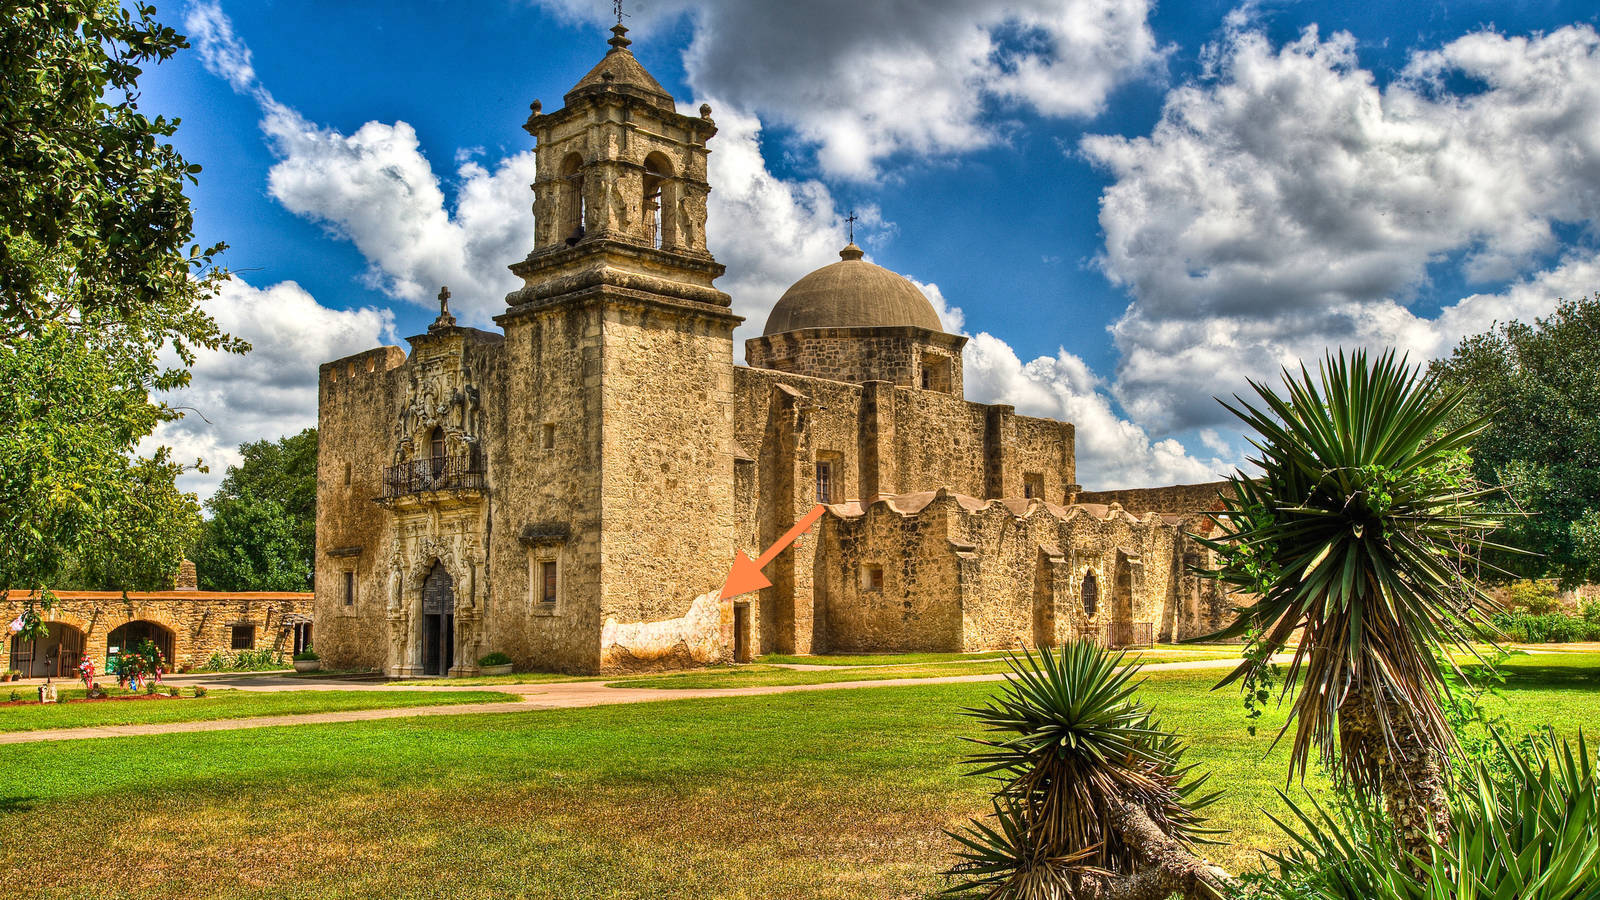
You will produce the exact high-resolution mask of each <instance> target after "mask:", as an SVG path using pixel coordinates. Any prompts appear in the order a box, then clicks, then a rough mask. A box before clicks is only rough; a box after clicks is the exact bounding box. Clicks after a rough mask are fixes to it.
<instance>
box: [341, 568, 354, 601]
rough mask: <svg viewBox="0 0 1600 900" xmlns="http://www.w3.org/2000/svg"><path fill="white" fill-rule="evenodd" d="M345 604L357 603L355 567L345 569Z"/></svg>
mask: <svg viewBox="0 0 1600 900" xmlns="http://www.w3.org/2000/svg"><path fill="white" fill-rule="evenodd" d="M343 597H344V605H345V606H355V605H356V572H355V570H354V569H345V570H344V595H343Z"/></svg>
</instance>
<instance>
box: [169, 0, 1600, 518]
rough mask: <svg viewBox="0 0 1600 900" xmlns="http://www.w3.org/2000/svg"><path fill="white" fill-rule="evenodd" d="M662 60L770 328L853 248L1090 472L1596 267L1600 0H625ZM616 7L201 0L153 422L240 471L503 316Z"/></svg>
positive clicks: (1168, 455) (188, 70)
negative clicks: (243, 461) (436, 329)
mask: <svg viewBox="0 0 1600 900" xmlns="http://www.w3.org/2000/svg"><path fill="white" fill-rule="evenodd" d="M629 7H630V13H631V15H630V18H629V20H628V24H629V26H630V27H631V28H632V29H633V31H632V34H631V35H630V36H631V37H633V38H634V39H635V43H634V45H633V50H634V52H635V53H636V55H637V56H638V57H639V58H640V60H641V61H642V62H643V63H644V64H645V66H646V67H647V68H648V69H650V71H651V72H652V73H653V74H655V75H656V77H657V78H658V79H659V80H660V81H661V82H662V83H663V85H665V86H666V87H667V89H668V90H669V91H671V92H672V93H673V94H674V96H675V97H676V98H677V99H678V101H679V103H680V104H682V105H683V106H684V107H685V108H692V107H694V106H698V105H699V103H700V102H701V101H706V102H710V103H711V104H712V105H713V107H714V113H713V114H714V116H715V117H716V119H717V121H718V123H719V125H720V126H721V128H722V134H720V135H719V136H718V137H717V138H716V139H714V140H713V142H712V144H711V146H712V149H713V151H714V153H713V158H712V164H713V168H712V172H711V178H712V182H713V191H714V193H713V198H712V199H713V203H712V206H711V210H710V212H711V221H710V222H709V223H708V233H709V237H710V239H711V242H712V247H711V249H712V251H713V252H714V253H715V254H717V256H718V258H719V259H721V261H722V262H724V263H725V264H727V265H728V267H729V272H728V275H727V276H725V278H724V279H723V280H722V282H720V284H721V286H722V287H723V288H724V290H727V291H729V292H730V293H731V294H733V296H734V299H735V307H736V309H737V310H738V311H740V312H741V313H742V314H744V315H746V316H747V317H748V318H749V322H748V323H747V325H746V327H745V329H744V330H743V331H741V332H740V333H739V335H738V337H739V338H741V339H742V338H743V337H745V336H748V334H749V333H753V332H759V329H760V325H761V322H762V320H763V319H764V317H765V312H766V310H767V309H768V308H770V306H771V304H772V303H773V302H774V301H775V300H776V299H777V296H778V295H779V294H781V292H782V289H783V288H784V287H785V286H787V284H789V283H792V282H793V281H794V280H795V279H797V278H798V277H799V276H800V275H802V274H804V273H805V272H807V271H809V270H811V269H813V268H816V267H818V266H821V265H824V264H826V263H828V262H830V261H832V260H833V259H834V258H836V257H835V256H834V254H835V253H836V252H837V250H838V248H839V246H840V245H841V244H842V243H843V227H844V226H843V222H842V218H843V216H844V215H845V214H846V213H847V212H848V211H849V210H850V209H855V210H857V211H858V212H860V213H862V214H863V215H864V216H865V218H866V224H865V225H864V226H863V227H861V228H860V229H859V230H858V241H859V242H860V243H862V244H863V246H864V247H865V248H866V249H867V251H868V253H869V254H870V258H871V259H873V261H875V262H877V263H879V264H881V265H884V266H887V267H889V268H891V269H894V270H895V271H898V272H902V273H904V274H906V275H908V276H910V277H912V278H913V279H915V280H916V281H917V282H918V283H919V284H921V285H923V286H924V289H925V290H927V291H928V292H929V293H930V295H931V296H932V297H933V298H934V299H935V302H936V305H937V306H938V307H939V308H940V309H941V312H942V313H943V314H944V317H945V322H946V327H947V328H949V329H950V330H959V331H961V332H963V333H966V334H969V335H971V336H972V338H973V340H972V342H971V343H970V344H969V351H968V363H967V372H968V376H967V378H968V390H967V393H968V396H969V398H972V399H979V400H985V401H990V402H1007V403H1013V404H1015V405H1016V406H1017V407H1018V409H1019V411H1021V412H1025V413H1031V414H1036V415H1049V416H1054V417H1057V418H1065V419H1070V420H1072V421H1075V422H1077V423H1078V426H1079V427H1078V434H1079V443H1080V448H1079V453H1080V480H1081V481H1083V482H1084V483H1085V484H1086V485H1089V486H1091V487H1112V486H1129V485H1140V484H1157V483H1171V482H1174V481H1196V480H1202V479H1205V478H1209V477H1211V476H1213V475H1214V474H1215V473H1217V472H1220V471H1223V470H1225V469H1226V468H1228V467H1229V466H1231V465H1233V464H1235V463H1237V462H1238V461H1239V457H1240V454H1241V452H1242V450H1243V446H1242V443H1241V441H1240V440H1239V436H1238V434H1237V432H1236V430H1235V429H1233V427H1232V426H1231V425H1230V424H1229V422H1228V419H1227V417H1226V414H1225V413H1223V412H1222V411H1221V410H1220V408H1219V407H1217V405H1216V404H1215V402H1214V401H1212V400H1211V399H1210V398H1211V397H1212V396H1214V395H1217V394H1225V393H1229V392H1232V391H1235V390H1240V389H1242V386H1243V379H1244V378H1246V377H1250V376H1256V377H1270V376H1271V375H1272V374H1273V373H1274V372H1275V370H1276V368H1277V367H1278V366H1279V365H1282V364H1284V363H1286V362H1290V361H1292V360H1294V359H1299V358H1303V357H1307V356H1315V355H1317V354H1319V353H1321V352H1322V351H1323V350H1324V349H1326V348H1328V347H1330V346H1357V345H1362V346H1398V347H1400V348H1401V349H1404V350H1406V351H1408V352H1411V353H1412V354H1413V355H1414V356H1417V357H1419V358H1426V357H1429V356H1433V355H1438V354H1441V353H1447V352H1448V350H1449V348H1450V347H1451V346H1452V345H1453V344H1454V343H1455V342H1456V340H1458V339H1459V338H1460V336H1461V335H1463V334H1469V333H1473V332H1475V331H1480V330H1483V328H1486V327H1488V325H1489V324H1490V323H1492V322H1494V321H1496V320H1501V321H1503V320H1505V319H1507V318H1522V319H1527V318H1530V317H1532V316H1536V315H1541V314H1543V313H1545V312H1547V311H1548V310H1549V309H1550V308H1551V306H1553V303H1554V300H1555V298H1556V297H1557V296H1562V295H1565V296H1574V295H1577V294H1582V293H1588V292H1591V291H1593V290H1596V289H1597V288H1600V279H1597V278H1596V276H1597V275H1600V250H1597V244H1596V240H1595V234H1594V228H1593V223H1594V220H1595V216H1596V215H1597V214H1600V212H1597V211H1600V38H1597V36H1596V33H1595V30H1594V29H1595V18H1596V12H1595V11H1594V9H1593V7H1592V6H1591V5H1589V4H1578V3H1570V4H1563V3H1528V4H1505V3H1451V4H1428V3H1417V4H1394V5H1385V6H1383V7H1368V6H1363V5H1359V4H1348V3H1297V4H1273V3H1261V4H1246V5H1239V4H1226V3H1225V4H1211V3H1201V4H1182V5H1180V4H1175V3H1169V4H1164V5H1156V4H1151V3H1148V2H1145V0H1013V2H1006V3H974V2H937V0H930V2H923V3H916V4H911V3H870V2H869V3H862V2H860V0H855V2H844V0H818V2H814V3H809V4H793V3H789V4H776V3H772V4H768V3H763V2H751V0H704V2H687V0H656V2H652V3H648V4H646V3H635V4H629ZM609 11H610V3H608V2H591V0H540V2H523V3H512V2H484V3H448V4H447V3H441V2H426V3H396V2H389V3H372V2H350V3H340V4H320V3H317V4H314V3H309V2H286V0H275V2H270V3H244V2H235V3H229V2H222V3H221V4H218V3H214V2H207V3H190V4H188V5H186V6H181V7H174V8H170V9H163V10H162V13H163V15H164V16H165V17H166V18H168V19H170V20H173V21H174V22H175V23H179V22H181V23H182V27H181V30H185V31H186V33H189V34H190V35H191V36H192V38H193V40H194V43H195V45H196V49H195V50H194V51H192V52H189V53H185V54H182V55H180V56H179V57H178V58H177V59H174V60H173V61H171V62H168V63H165V64H163V65H161V66H159V67H155V68H153V69H151V70H150V71H149V72H148V73H147V74H146V76H145V77H144V78H143V79H142V87H143V88H144V99H143V104H142V105H143V106H144V108H145V109H146V110H147V111H151V112H161V113H164V114H168V115H177V116H181V117H182V119H183V125H182V127H181V128H180V129H179V132H178V137H177V143H178V145H179V147H180V149H181V150H182V151H183V152H184V153H185V154H186V155H187V156H188V157H189V159H190V160H191V161H193V162H198V163H200V164H201V165H202V166H204V172H203V174H202V175H201V180H200V185H199V186H198V187H197V188H195V189H194V190H192V191H191V196H192V197H193V199H194V204H195V210H196V215H197V227H198V231H199V234H200V237H201V239H202V240H225V241H227V242H228V243H229V244H230V245H231V249H230V250H229V252H228V253H227V254H226V257H225V259H226V262H227V264H228V265H229V266H230V267H231V268H232V269H233V270H234V271H235V272H236V273H238V275H239V279H238V281H237V282H236V283H235V284H234V285H233V286H232V287H230V289H229V290H228V292H226V293H225V294H224V296H223V297H221V298H219V300H218V301H217V307H216V312H217V315H218V317H219V318H220V319H222V321H223V322H224V324H225V325H226V326H228V327H230V328H232V329H234V330H235V331H236V332H238V333H240V334H242V335H243V336H245V337H247V338H249V339H251V340H252V341H253V342H254V343H255V344H256V346H257V348H258V349H257V352H256V353H255V354H253V355H252V356H251V357H249V358H246V359H244V360H236V359H224V358H207V359H205V360H202V362H201V364H200V366H199V367H198V368H197V370H196V381H195V387H194V388H193V389H192V390H191V391H190V392H188V394H187V395H186V396H185V398H184V400H183V402H184V403H185V404H186V405H191V406H196V407H198V408H199V409H201V410H203V411H204V412H205V419H208V420H210V421H205V420H202V419H200V418H198V417H195V416H191V417H189V418H188V419H186V420H185V421H184V422H182V423H179V424H177V425H175V426H169V427H168V428H167V429H166V430H165V431H164V432H163V433H162V434H161V435H160V437H161V438H162V439H163V440H165V441H167V442H169V443H173V444H174V445H176V446H177V447H178V449H179V450H180V451H181V452H183V453H185V454H186V455H190V456H203V457H204V458H205V459H206V461H207V462H208V463H210V464H212V466H213V470H212V472H211V473H210V474H209V475H197V476H191V478H190V486H191V487H194V488H195V489H198V490H201V491H202V492H205V491H208V490H209V489H210V486H211V485H212V484H213V483H214V482H215V480H216V478H217V477H218V476H219V475H220V471H221V467H222V466H223V465H225V464H226V463H228V462H229V461H231V459H232V458H233V457H232V455H231V449H232V447H233V446H234V445H235V444H237V443H238V442H239V441H241V440H248V439H254V438H258V437H275V436H277V435H279V434H282V433H284V432H287V431H293V430H296V429H298V428H300V427H303V426H305V425H309V424H313V423H314V419H315V389H314V385H315V367H316V365H317V363H319V362H321V361H323V360H325V359H327V358H331V357H335V356H338V355H343V354H344V353H349V352H355V351H357V350H360V349H364V348H365V347H366V346H370V345H372V344H375V343H378V342H380V341H381V342H393V341H395V340H396V339H397V338H398V337H402V336H404V335H407V334H414V333H417V332H418V331H420V330H422V329H423V328H424V327H425V326H426V323H427V322H428V321H430V320H431V318H432V315H433V313H432V311H431V297H432V295H433V293H434V292H435V291H436V290H437V285H438V283H440V282H443V281H448V282H449V283H450V285H451V289H452V291H453V292H454V293H455V297H456V300H455V302H454V305H455V306H456V307H457V312H458V315H462V316H464V317H465V318H467V319H468V320H469V321H470V322H471V323H472V324H476V325H479V326H487V325H488V317H489V316H492V315H493V314H494V313H495V312H497V311H498V309H499V308H500V306H501V297H502V296H503V294H504V292H505V291H506V290H508V289H509V288H510V287H512V286H514V285H515V283H516V282H515V279H512V278H511V277H510V276H509V275H508V274H506V272H505V269H504V267H505V265H507V264H509V263H510V262H513V261H514V260H516V259H518V258H520V257H521V256H522V255H523V254H524V253H525V252H526V251H527V249H528V246H529V243H528V236H529V235H531V226H532V213H531V211H530V209H529V206H530V204H531V194H530V192H528V190H527V183H528V181H530V180H531V171H532V170H531V161H530V158H529V153H528V151H529V150H530V149H531V139H530V138H529V137H528V136H527V135H526V134H525V133H524V132H523V131H522V130H521V127H520V126H521V123H522V121H523V119H524V118H525V117H526V115H527V107H528V104H529V102H531V101H532V100H533V99H535V98H539V99H542V100H543V102H544V104H545V108H546V109H551V108H554V107H555V106H557V105H559V103H560V97H561V95H562V94H563V93H564V92H565V91H566V90H568V89H569V88H570V87H571V85H572V84H573V83H574V82H576V81H577V79H578V78H579V77H581V76H582V74H583V73H584V72H585V71H587V70H588V68H589V67H590V66H592V65H593V64H594V62H596V61H597V60H598V59H599V57H600V56H601V55H602V53H603V51H604V50H605V49H606V45H605V38H606V37H607V36H608V35H607V34H606V32H605V26H607V25H609V24H610V20H609V15H610V12H609Z"/></svg>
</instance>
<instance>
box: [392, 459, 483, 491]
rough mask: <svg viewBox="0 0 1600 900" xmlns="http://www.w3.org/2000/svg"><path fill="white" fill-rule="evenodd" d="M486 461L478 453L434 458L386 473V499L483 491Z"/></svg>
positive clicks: (410, 463)
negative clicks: (484, 463) (436, 492)
mask: <svg viewBox="0 0 1600 900" xmlns="http://www.w3.org/2000/svg"><path fill="white" fill-rule="evenodd" d="M483 487H484V482H483V461H482V459H480V458H479V456H478V454H476V453H471V454H461V455H459V456H430V457H425V458H423V459H414V460H412V461H411V462H408V463H402V464H401V465H398V466H389V467H388V468H386V469H384V470H383V499H385V500H390V499H393V498H396V497H405V496H409V495H411V494H422V493H427V492H429V491H481V490H483Z"/></svg>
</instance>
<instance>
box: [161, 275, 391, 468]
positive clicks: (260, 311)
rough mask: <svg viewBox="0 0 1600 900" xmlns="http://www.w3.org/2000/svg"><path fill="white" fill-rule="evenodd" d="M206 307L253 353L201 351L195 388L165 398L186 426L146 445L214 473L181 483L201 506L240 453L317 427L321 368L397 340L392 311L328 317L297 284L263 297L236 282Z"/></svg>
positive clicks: (266, 291) (170, 425)
mask: <svg viewBox="0 0 1600 900" xmlns="http://www.w3.org/2000/svg"><path fill="white" fill-rule="evenodd" d="M206 306H207V311H208V312H210V313H211V315H212V317H214V318H215V319H216V320H217V322H218V324H220V325H221V326H222V328H223V330H224V331H227V332H228V333H229V334H232V335H234V336H235V337H241V338H244V339H245V340H247V341H249V342H250V344H251V346H252V347H253V349H252V350H251V352H250V353H248V354H246V355H244V356H237V355H234V354H229V353H220V352H216V351H207V350H201V351H199V352H198V356H197V359H196V360H195V364H194V366H193V367H192V369H191V371H192V372H193V376H194V377H193V379H192V381H191V382H190V386H189V387H187V388H185V389H183V390H179V391H173V392H171V393H168V394H166V395H164V396H163V397H162V398H161V399H163V400H165V401H166V402H167V403H169V404H171V405H172V406H174V407H178V408H180V409H182V410H183V412H184V417H183V418H182V419H179V420H177V421H175V422H167V423H164V424H162V425H161V426H160V427H159V428H157V429H156V432H155V434H153V435H152V436H151V437H150V438H149V441H150V442H151V443H155V444H165V445H167V446H169V447H172V448H173V450H174V451H175V453H176V457H177V459H178V460H180V461H183V462H193V461H194V460H195V459H200V460H203V461H204V462H205V464H206V466H207V467H208V468H209V469H210V471H209V472H204V473H202V472H191V473H188V474H185V475H184V476H183V478H182V479H181V480H180V484H181V485H182V486H183V488H184V489H185V490H192V491H198V492H199V493H200V495H201V496H202V497H204V496H207V495H209V494H210V493H211V492H212V490H214V489H215V488H216V485H217V482H218V481H220V480H222V475H223V473H224V470H225V469H226V468H227V467H228V466H229V465H232V464H236V463H238V462H239V454H238V448H239V445H240V444H242V443H244V442H246V441H256V440H262V439H269V440H275V439H277V438H279V437H282V436H283V435H286V434H294V433H295V432H298V431H300V430H301V429H302V428H307V427H310V426H313V425H316V424H317V367H318V366H319V365H321V364H322V363H324V362H327V361H328V360H331V359H338V358H339V357H341V356H348V355H350V354H352V353H359V352H361V351H363V350H369V349H371V348H373V347H377V346H380V345H381V344H384V343H394V342H395V341H397V340H398V338H397V337H396V335H395V333H394V314H393V313H391V312H390V311H388V310H379V309H371V308H363V309H351V310H336V309H329V308H328V307H326V306H323V305H321V304H320V303H318V302H317V301H316V299H315V298H313V297H312V296H311V294H310V293H308V292H307V291H306V290H305V289H304V288H302V287H301V286H300V285H298V284H296V283H295V282H293V281H282V282H279V283H277V284H274V285H271V286H269V287H266V288H256V287H252V286H251V285H250V284H248V283H246V282H245V281H243V280H242V279H240V278H239V277H237V276H235V277H234V278H233V280H232V281H229V282H228V283H226V284H225V285H223V287H222V290H221V291H220V292H219V293H218V295H217V296H216V297H215V298H213V299H212V300H211V301H210V302H209V303H208V304H206Z"/></svg>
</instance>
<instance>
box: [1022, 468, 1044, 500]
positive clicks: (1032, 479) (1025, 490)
mask: <svg viewBox="0 0 1600 900" xmlns="http://www.w3.org/2000/svg"><path fill="white" fill-rule="evenodd" d="M1022 496H1024V497H1026V498H1028V499H1029V500H1043V499H1044V475H1043V474H1042V473H1040V472H1024V473H1022Z"/></svg>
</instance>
